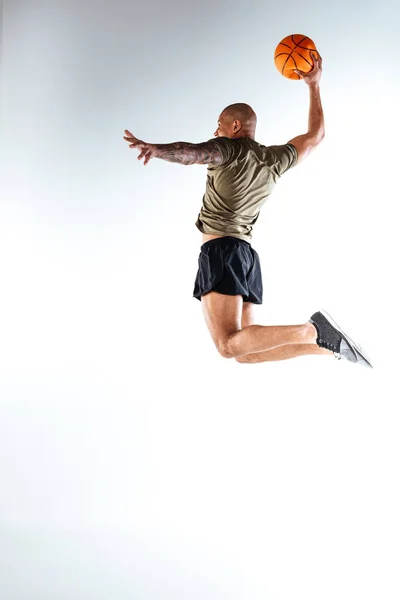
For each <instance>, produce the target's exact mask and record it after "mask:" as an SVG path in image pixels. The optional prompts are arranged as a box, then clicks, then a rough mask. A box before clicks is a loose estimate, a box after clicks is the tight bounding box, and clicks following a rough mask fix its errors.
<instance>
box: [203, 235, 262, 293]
mask: <svg viewBox="0 0 400 600" xmlns="http://www.w3.org/2000/svg"><path fill="white" fill-rule="evenodd" d="M211 291H213V292H218V293H219V294H227V295H228V296H236V295H241V296H243V301H244V302H253V303H254V304H262V294H263V286H262V278H261V267H260V259H259V257H258V254H257V252H256V251H255V250H253V248H252V247H251V245H250V244H249V242H245V241H244V240H240V239H239V238H235V237H231V236H225V237H221V238H215V239H213V240H210V241H209V242H206V243H205V244H203V245H202V246H201V248H200V255H199V270H198V272H197V276H196V281H195V284H194V291H193V296H194V297H195V298H197V299H198V300H201V296H204V295H205V294H207V293H208V292H211Z"/></svg>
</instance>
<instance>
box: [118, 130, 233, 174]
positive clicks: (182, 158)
mask: <svg viewBox="0 0 400 600" xmlns="http://www.w3.org/2000/svg"><path fill="white" fill-rule="evenodd" d="M125 134H126V135H125V136H124V140H126V141H127V142H129V147H130V148H137V149H138V150H140V154H139V156H138V160H141V159H142V158H144V161H143V164H144V165H147V163H148V162H149V160H150V159H151V158H162V159H163V160H167V161H169V162H174V163H179V164H181V165H212V166H215V165H220V164H221V163H222V160H223V158H222V154H221V151H220V149H219V148H218V146H217V145H216V144H213V143H212V142H203V143H201V144H190V143H189V142H175V143H173V144H149V143H147V142H143V141H142V140H138V139H137V138H135V136H134V135H133V134H132V133H131V132H130V131H128V130H127V129H125Z"/></svg>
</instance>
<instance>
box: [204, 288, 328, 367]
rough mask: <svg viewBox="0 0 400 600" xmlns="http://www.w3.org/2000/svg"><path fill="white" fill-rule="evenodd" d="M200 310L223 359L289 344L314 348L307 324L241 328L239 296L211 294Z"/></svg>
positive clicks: (313, 336) (313, 332) (314, 335)
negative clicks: (306, 345) (309, 345)
mask: <svg viewBox="0 0 400 600" xmlns="http://www.w3.org/2000/svg"><path fill="white" fill-rule="evenodd" d="M202 306H203V312H204V317H205V319H206V323H207V326H208V329H209V331H210V333H211V336H212V338H213V340H214V343H215V345H216V346H217V348H218V351H219V352H220V354H221V355H222V356H224V357H226V358H237V357H239V356H243V355H246V354H250V353H256V352H264V351H265V350H271V349H273V348H277V347H279V346H285V345H288V344H290V345H292V344H295V345H298V344H312V345H316V344H315V342H316V338H317V332H316V329H315V327H314V325H312V323H310V322H309V321H307V322H306V323H304V324H302V325H281V326H276V325H271V326H262V325H249V326H248V327H243V324H242V308H243V298H242V296H226V295H223V294H218V293H216V292H210V293H209V294H206V295H205V296H202ZM242 327H243V328H242Z"/></svg>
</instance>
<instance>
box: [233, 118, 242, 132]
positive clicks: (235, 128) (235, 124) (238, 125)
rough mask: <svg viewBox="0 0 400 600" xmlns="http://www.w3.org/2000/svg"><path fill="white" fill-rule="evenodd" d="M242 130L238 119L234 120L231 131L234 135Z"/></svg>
mask: <svg viewBox="0 0 400 600" xmlns="http://www.w3.org/2000/svg"><path fill="white" fill-rule="evenodd" d="M241 129H242V124H241V122H240V121H239V119H235V121H234V122H233V131H234V132H235V133H237V132H238V131H240V130H241Z"/></svg>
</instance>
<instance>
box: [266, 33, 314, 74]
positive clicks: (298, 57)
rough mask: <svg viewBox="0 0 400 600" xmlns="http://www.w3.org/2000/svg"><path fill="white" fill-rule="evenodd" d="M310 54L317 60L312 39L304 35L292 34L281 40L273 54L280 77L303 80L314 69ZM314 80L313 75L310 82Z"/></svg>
mask: <svg viewBox="0 0 400 600" xmlns="http://www.w3.org/2000/svg"><path fill="white" fill-rule="evenodd" d="M312 54H314V55H315V56H317V57H318V58H319V53H318V51H317V47H316V45H315V44H314V42H313V41H312V39H311V38H309V37H307V36H306V35H302V34H300V33H294V34H293V35H288V36H286V37H285V38H283V40H282V41H280V42H279V44H278V45H277V47H276V49H275V54H274V61H275V66H276V68H277V69H278V71H279V72H280V73H281V75H283V76H284V77H287V78H288V79H297V80H298V79H301V78H302V77H303V79H304V75H305V74H306V73H309V72H310V71H311V70H313V69H314V68H315V67H316V63H315V60H313V56H312ZM318 67H320V64H319V65H318ZM317 70H318V68H317ZM319 70H320V69H319ZM319 77H321V74H320V75H319ZM315 78H316V75H315V74H314V75H313V77H312V79H311V81H313V80H314V79H315ZM307 81H309V80H307Z"/></svg>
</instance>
